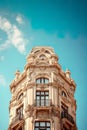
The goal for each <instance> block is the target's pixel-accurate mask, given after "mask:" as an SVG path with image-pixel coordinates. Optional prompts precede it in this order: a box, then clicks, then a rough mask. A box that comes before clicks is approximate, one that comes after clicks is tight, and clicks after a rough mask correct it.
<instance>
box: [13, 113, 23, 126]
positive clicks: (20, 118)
mask: <svg viewBox="0 0 87 130" xmlns="http://www.w3.org/2000/svg"><path fill="white" fill-rule="evenodd" d="M22 119H23V114H18V115H16V116H15V117H14V118H13V120H12V124H13V123H15V122H17V121H20V120H22Z"/></svg>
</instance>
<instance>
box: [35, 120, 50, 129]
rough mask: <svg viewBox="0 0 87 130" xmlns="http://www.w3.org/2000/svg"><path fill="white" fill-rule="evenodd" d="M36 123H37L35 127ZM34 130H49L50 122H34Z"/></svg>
mask: <svg viewBox="0 0 87 130" xmlns="http://www.w3.org/2000/svg"><path fill="white" fill-rule="evenodd" d="M36 123H38V125H37V126H36ZM41 123H44V125H41ZM47 123H49V125H47ZM34 130H51V123H50V121H35V123H34Z"/></svg>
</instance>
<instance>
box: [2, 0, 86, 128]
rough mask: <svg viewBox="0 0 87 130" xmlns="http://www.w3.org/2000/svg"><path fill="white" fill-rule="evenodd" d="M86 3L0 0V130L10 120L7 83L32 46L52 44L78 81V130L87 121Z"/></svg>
mask: <svg viewBox="0 0 87 130" xmlns="http://www.w3.org/2000/svg"><path fill="white" fill-rule="evenodd" d="M86 12H87V2H86V0H66V1H65V0H3V1H0V130H7V128H8V122H9V110H8V106H9V101H10V99H11V93H10V88H9V84H10V83H11V81H12V80H13V78H14V73H15V71H16V70H17V69H19V70H20V71H21V72H22V71H23V69H24V65H25V64H26V56H27V55H28V53H29V52H30V50H31V49H32V47H34V46H51V47H53V48H54V50H55V52H56V54H57V55H58V57H59V63H60V65H61V67H62V69H63V70H64V71H65V70H66V68H69V70H70V71H71V77H72V78H73V79H74V80H75V82H76V84H77V88H76V93H75V98H76V100H77V126H78V130H86V124H87V118H86V117H87V112H86V111H87V101H86V99H87V94H86V90H87V88H86V87H87V80H86V74H87V68H86V67H87V54H86V53H87V13H86Z"/></svg>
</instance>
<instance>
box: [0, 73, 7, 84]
mask: <svg viewBox="0 0 87 130" xmlns="http://www.w3.org/2000/svg"><path fill="white" fill-rule="evenodd" d="M0 86H6V80H5V77H4V76H3V75H1V74H0Z"/></svg>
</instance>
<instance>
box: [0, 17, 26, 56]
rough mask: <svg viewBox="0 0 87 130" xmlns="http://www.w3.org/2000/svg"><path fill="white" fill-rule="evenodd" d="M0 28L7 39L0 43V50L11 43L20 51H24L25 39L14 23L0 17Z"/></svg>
mask: <svg viewBox="0 0 87 130" xmlns="http://www.w3.org/2000/svg"><path fill="white" fill-rule="evenodd" d="M0 29H1V30H2V31H4V32H6V34H7V37H8V39H7V40H6V41H5V43H2V44H1V45H0V50H5V49H7V48H8V47H9V46H10V45H13V46H14V47H15V48H16V49H17V50H18V51H19V52H20V53H22V54H24V53H25V52H26V43H27V40H26V39H25V38H24V37H23V34H22V32H21V31H20V30H19V28H18V27H17V26H16V25H13V24H11V22H10V21H8V20H7V19H6V18H2V17H0Z"/></svg>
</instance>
